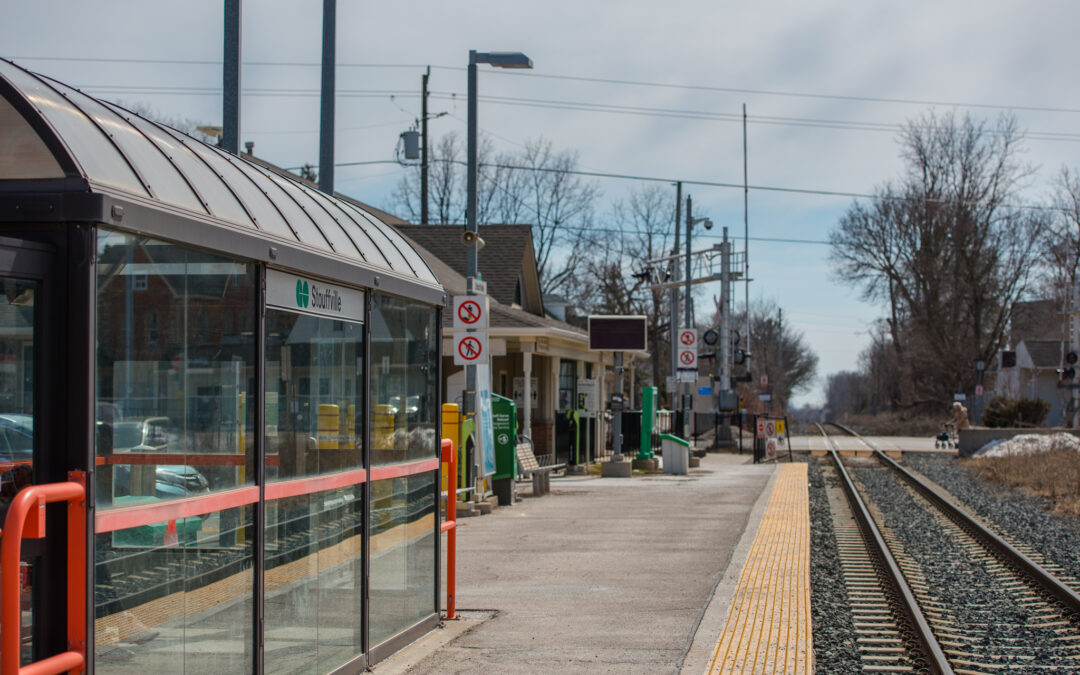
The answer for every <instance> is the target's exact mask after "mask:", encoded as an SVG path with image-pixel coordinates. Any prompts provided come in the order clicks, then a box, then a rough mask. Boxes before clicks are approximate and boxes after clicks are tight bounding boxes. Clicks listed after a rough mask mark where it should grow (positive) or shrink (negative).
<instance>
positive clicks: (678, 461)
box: [660, 434, 690, 476]
mask: <svg viewBox="0 0 1080 675" xmlns="http://www.w3.org/2000/svg"><path fill="white" fill-rule="evenodd" d="M660 446H661V448H662V449H663V451H664V473H673V474H678V475H680V476H685V475H686V474H688V473H690V442H689V441H685V440H683V439H681V438H679V437H678V436H672V435H671V434H660Z"/></svg>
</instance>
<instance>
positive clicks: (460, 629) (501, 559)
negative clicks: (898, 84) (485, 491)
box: [373, 454, 813, 674]
mask: <svg viewBox="0 0 1080 675" xmlns="http://www.w3.org/2000/svg"><path fill="white" fill-rule="evenodd" d="M551 488H552V489H551V493H550V494H549V495H546V496H543V497H539V498H532V497H529V498H525V499H523V500H520V501H518V502H517V503H515V504H514V505H513V506H509V507H502V508H498V509H496V510H495V512H494V513H492V514H490V515H486V516H482V517H479V518H468V519H464V520H461V521H459V523H460V530H459V534H458V558H457V559H458V568H457V607H458V608H459V609H458V611H459V614H460V616H461V618H460V619H459V620H455V621H444V622H443V626H442V627H441V628H439V629H437V630H435V631H433V632H432V633H430V634H429V635H428V636H426V637H424V638H422V639H420V640H418V641H417V642H416V643H414V644H413V645H412V646H410V647H408V648H406V649H404V650H402V651H400V652H398V653H397V654H395V655H394V656H393V657H391V658H390V659H388V660H387V661H384V662H382V663H380V664H376V666H375V667H374V668H373V670H374V672H377V673H400V672H415V673H420V672H439V671H450V672H510V673H517V672H520V673H525V672H530V673H531V672H544V671H550V672H559V673H567V672H570V673H573V672H580V673H595V672H620V673H656V672H669V673H670V672H685V673H695V674H699V673H705V672H739V671H740V670H742V671H744V672H748V673H749V672H809V671H810V670H812V668H813V662H812V653H813V649H812V646H813V645H812V635H811V631H810V618H809V617H810V612H809V600H810V596H809V593H810V591H809V588H810V586H809V515H808V514H809V510H808V504H807V500H808V496H807V479H806V465H805V464H804V463H799V462H796V463H793V464H789V463H787V462H781V463H779V464H759V465H754V464H753V463H752V462H751V460H750V457H749V456H747V455H742V456H740V455H738V454H734V455H729V454H709V455H708V456H706V457H704V458H703V459H702V462H701V466H700V467H699V468H696V469H691V472H690V474H689V475H688V476H672V475H663V474H645V475H637V474H635V476H634V477H632V478H598V477H591V476H568V477H556V478H553V479H552V481H551ZM526 490H527V488H526ZM444 545H445V542H444Z"/></svg>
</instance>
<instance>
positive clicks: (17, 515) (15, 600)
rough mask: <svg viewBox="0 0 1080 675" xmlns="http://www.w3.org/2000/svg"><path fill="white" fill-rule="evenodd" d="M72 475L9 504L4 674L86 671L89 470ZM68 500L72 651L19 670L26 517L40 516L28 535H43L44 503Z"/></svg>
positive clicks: (0, 584)
mask: <svg viewBox="0 0 1080 675" xmlns="http://www.w3.org/2000/svg"><path fill="white" fill-rule="evenodd" d="M68 475H69V476H70V477H71V480H70V481H68V482H65V483H50V484H48V485H30V486H27V487H25V488H23V489H22V490H21V491H20V492H19V493H18V494H17V495H15V498H14V499H13V500H12V501H11V506H10V507H9V508H8V513H7V518H6V519H5V520H4V528H3V536H2V537H0V675H59V673H64V672H67V671H69V670H75V671H77V672H81V671H82V670H83V669H84V666H85V665H86V487H85V485H86V474H85V472H82V471H77V472H71V473H70V474H68ZM63 501H66V502H68V514H67V515H68V534H67V542H68V571H67V577H68V579H67V594H68V606H67V613H68V617H67V631H68V651H66V652H63V653H61V654H57V655H56V656H50V657H49V658H47V659H43V660H41V661H38V662H36V663H31V664H28V665H27V666H25V667H22V668H20V667H19V652H20V640H21V639H22V620H21V614H22V612H21V610H20V608H19V590H20V589H19V559H20V558H21V554H22V540H23V538H24V532H25V530H26V524H27V520H28V519H30V520H33V518H36V519H37V520H36V522H34V523H33V526H32V527H31V528H30V532H29V533H27V536H30V537H33V538H40V537H44V536H45V514H44V513H43V511H44V507H45V504H46V503H49V502H63ZM32 513H33V518H31V514H32Z"/></svg>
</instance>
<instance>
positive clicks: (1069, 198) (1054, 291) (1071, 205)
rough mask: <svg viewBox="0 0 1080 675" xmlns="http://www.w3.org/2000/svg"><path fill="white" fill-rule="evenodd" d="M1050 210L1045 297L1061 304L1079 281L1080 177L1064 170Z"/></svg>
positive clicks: (1045, 250)
mask: <svg viewBox="0 0 1080 675" xmlns="http://www.w3.org/2000/svg"><path fill="white" fill-rule="evenodd" d="M1051 204H1052V206H1053V209H1052V210H1051V211H1050V215H1049V218H1048V219H1047V227H1046V230H1045V232H1044V236H1043V240H1042V250H1043V256H1042V257H1043V260H1045V261H1046V266H1045V268H1044V275H1043V278H1042V282H1043V286H1044V287H1045V291H1046V295H1050V296H1051V297H1054V298H1056V299H1057V300H1058V301H1059V302H1062V301H1064V299H1065V297H1066V295H1067V293H1068V290H1069V289H1071V288H1073V287H1074V286H1075V284H1076V283H1077V281H1078V280H1080V175H1078V174H1077V173H1076V172H1075V171H1073V170H1070V169H1069V168H1068V167H1063V168H1062V169H1061V173H1059V174H1058V176H1057V178H1056V180H1055V181H1054V185H1053V196H1052V197H1051Z"/></svg>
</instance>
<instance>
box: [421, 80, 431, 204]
mask: <svg viewBox="0 0 1080 675" xmlns="http://www.w3.org/2000/svg"><path fill="white" fill-rule="evenodd" d="M429 77H431V66H428V67H427V71H426V72H425V73H424V77H423V84H422V86H421V89H420V142H421V144H422V145H423V147H422V148H421V150H420V152H421V153H423V154H421V155H420V223H421V224H422V225H427V224H429V223H428V133H427V117H428V112H427V100H428V78H429Z"/></svg>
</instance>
